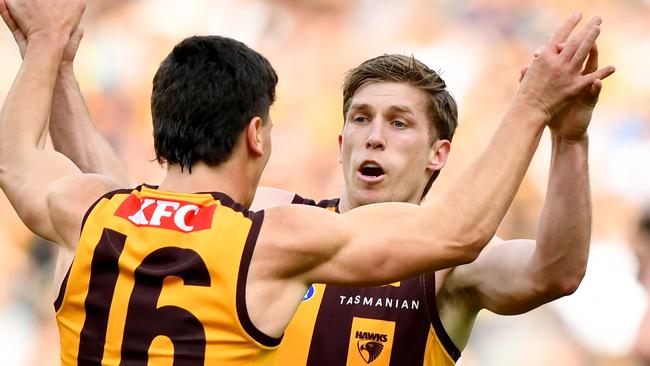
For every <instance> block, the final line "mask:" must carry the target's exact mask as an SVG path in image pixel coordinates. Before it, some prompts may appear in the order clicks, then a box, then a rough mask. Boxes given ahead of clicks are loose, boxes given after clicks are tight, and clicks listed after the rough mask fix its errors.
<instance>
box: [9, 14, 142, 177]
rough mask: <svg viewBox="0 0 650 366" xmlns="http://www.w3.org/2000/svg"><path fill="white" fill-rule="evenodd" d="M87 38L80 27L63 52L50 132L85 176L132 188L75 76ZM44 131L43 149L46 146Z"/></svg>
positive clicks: (22, 41)
mask: <svg viewBox="0 0 650 366" xmlns="http://www.w3.org/2000/svg"><path fill="white" fill-rule="evenodd" d="M2 18H3V20H4V21H5V24H6V25H7V27H8V28H9V30H10V31H11V33H12V35H13V36H14V40H15V41H16V44H17V45H18V49H19V50H20V55H21V56H22V57H24V55H25V50H26V48H27V38H26V37H25V35H24V34H23V32H22V30H21V29H20V27H18V24H16V22H15V21H14V19H13V18H12V17H11V14H9V12H4V13H3V16H2ZM82 37H83V29H82V28H77V29H76V30H75V32H74V33H73V34H72V35H71V36H70V39H69V41H68V43H67V45H66V47H65V49H64V51H63V56H62V59H61V63H60V65H59V72H58V75H57V79H56V83H55V86H54V94H53V98H52V108H51V112H50V122H49V132H50V136H51V138H52V144H53V145H54V148H55V149H56V150H57V151H59V152H61V153H62V154H64V155H66V156H67V157H68V158H70V159H71V160H72V161H73V162H74V163H75V164H76V165H77V166H78V167H79V169H81V171H82V172H84V173H100V174H105V175H107V176H110V177H113V178H114V179H115V180H117V181H119V182H120V183H121V184H124V185H129V179H128V176H127V174H126V169H125V168H124V165H123V164H122V161H121V160H120V159H119V157H118V156H117V153H116V152H115V150H114V149H113V148H112V146H111V145H110V143H109V142H108V141H107V140H106V139H105V138H104V137H103V136H102V135H101V133H99V131H98V130H97V128H96V127H95V125H94V123H93V122H92V119H91V117H90V113H89V111H88V107H87V106H86V103H85V101H84V98H83V95H82V93H81V89H80V88H79V84H78V82H77V80H76V77H75V74H74V59H75V56H76V53H77V50H78V48H79V44H80V42H81V39H82ZM46 134H47V129H46V130H44V131H43V133H42V137H41V146H43V145H44V144H45V139H46Z"/></svg>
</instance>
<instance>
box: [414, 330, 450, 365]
mask: <svg viewBox="0 0 650 366" xmlns="http://www.w3.org/2000/svg"><path fill="white" fill-rule="evenodd" d="M455 364H456V362H455V361H454V359H453V358H451V356H450V355H449V353H447V351H446V349H445V347H444V345H443V344H442V342H441V341H440V338H438V336H437V335H436V331H435V329H433V327H431V328H429V336H428V337H427V347H426V349H425V351H424V362H423V363H422V365H423V366H454V365H455Z"/></svg>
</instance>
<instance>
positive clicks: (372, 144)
mask: <svg viewBox="0 0 650 366" xmlns="http://www.w3.org/2000/svg"><path fill="white" fill-rule="evenodd" d="M382 126H383V123H381V121H378V120H375V121H373V122H372V123H371V126H370V128H371V129H370V134H369V135H368V138H367V139H366V149H371V150H375V149H378V150H384V148H385V147H386V140H385V138H384V131H383V128H382Z"/></svg>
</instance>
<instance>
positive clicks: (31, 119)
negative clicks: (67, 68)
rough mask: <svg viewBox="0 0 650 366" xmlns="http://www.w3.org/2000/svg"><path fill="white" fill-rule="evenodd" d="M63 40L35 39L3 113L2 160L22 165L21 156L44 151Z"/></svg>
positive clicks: (0, 124) (0, 132)
mask: <svg viewBox="0 0 650 366" xmlns="http://www.w3.org/2000/svg"><path fill="white" fill-rule="evenodd" d="M66 41H67V40H66V39H65V38H64V37H58V38H57V37H56V36H54V35H47V36H43V37H34V39H33V40H31V41H30V44H29V46H28V47H27V50H26V55H25V60H24V61H23V64H22V65H21V67H20V70H19V71H18V74H17V75H16V79H15V81H14V84H13V86H12V87H11V90H10V91H9V93H8V95H7V97H6V99H5V102H4V105H3V107H2V111H1V112H0V113H1V114H0V147H1V148H0V149H1V151H0V160H2V163H3V164H6V163H9V162H10V161H9V160H11V162H13V163H14V164H20V161H19V160H20V157H21V156H22V154H21V153H22V152H25V151H29V150H35V149H38V148H42V146H39V144H40V142H41V141H42V135H43V131H44V130H46V129H47V122H48V115H49V109H50V105H51V104H52V90H53V88H54V83H55V80H56V76H57V70H58V68H59V63H60V60H61V55H62V53H63V48H64V46H65V44H66Z"/></svg>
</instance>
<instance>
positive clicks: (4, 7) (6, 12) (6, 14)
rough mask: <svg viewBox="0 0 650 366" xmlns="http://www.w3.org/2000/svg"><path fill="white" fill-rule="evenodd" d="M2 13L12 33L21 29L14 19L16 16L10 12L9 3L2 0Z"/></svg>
mask: <svg viewBox="0 0 650 366" xmlns="http://www.w3.org/2000/svg"><path fill="white" fill-rule="evenodd" d="M0 15H1V16H2V20H4V22H5V24H6V25H7V28H9V30H10V31H11V33H14V32H15V31H16V30H17V29H19V28H18V24H17V23H16V22H15V21H14V18H13V17H12V16H11V14H10V13H9V9H8V8H7V4H5V2H4V1H2V0H0Z"/></svg>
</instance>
